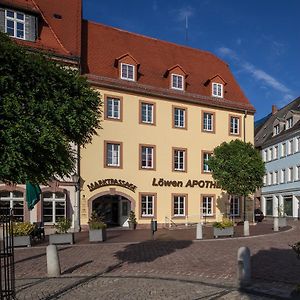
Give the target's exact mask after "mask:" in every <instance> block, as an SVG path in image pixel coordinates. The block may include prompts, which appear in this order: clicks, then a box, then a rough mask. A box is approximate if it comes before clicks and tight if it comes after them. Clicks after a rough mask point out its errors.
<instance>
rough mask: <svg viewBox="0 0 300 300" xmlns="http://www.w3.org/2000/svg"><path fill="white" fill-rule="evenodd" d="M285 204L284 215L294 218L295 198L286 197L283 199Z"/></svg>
mask: <svg viewBox="0 0 300 300" xmlns="http://www.w3.org/2000/svg"><path fill="white" fill-rule="evenodd" d="M283 203H284V214H285V215H286V216H290V217H292V216H293V196H292V195H290V196H284V197H283Z"/></svg>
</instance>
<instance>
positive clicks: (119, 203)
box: [92, 195, 131, 227]
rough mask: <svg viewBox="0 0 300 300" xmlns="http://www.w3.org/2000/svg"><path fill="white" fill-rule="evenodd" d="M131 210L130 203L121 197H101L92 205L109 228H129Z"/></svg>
mask: <svg viewBox="0 0 300 300" xmlns="http://www.w3.org/2000/svg"><path fill="white" fill-rule="evenodd" d="M130 209H131V206H130V201H129V200H128V199H127V198H125V197H123V196H119V195H104V196H100V197H98V198H96V199H95V200H94V201H93V203H92V211H95V212H96V213H97V215H98V216H100V217H102V218H103V220H104V222H105V223H106V224H107V226H109V227H115V226H122V227H128V217H129V213H130Z"/></svg>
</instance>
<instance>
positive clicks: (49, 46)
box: [1, 0, 82, 57]
mask: <svg viewBox="0 0 300 300" xmlns="http://www.w3.org/2000/svg"><path fill="white" fill-rule="evenodd" d="M1 2H3V4H4V5H6V6H9V7H12V8H18V9H20V10H29V11H32V12H34V13H36V14H38V15H39V22H40V24H39V25H41V26H39V38H38V39H37V40H36V42H28V41H23V40H17V39H16V41H17V42H18V43H20V44H23V45H25V46H30V47H33V48H37V49H41V50H46V51H50V52H53V53H54V54H58V55H63V56H69V57H70V56H71V57H73V56H75V57H79V56H80V50H81V18H82V16H81V14H82V11H81V0H63V1H62V0H2V1H1ZM54 14H57V15H60V16H61V17H62V18H61V19H57V18H55V17H54Z"/></svg>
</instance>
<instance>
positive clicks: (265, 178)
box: [263, 174, 267, 186]
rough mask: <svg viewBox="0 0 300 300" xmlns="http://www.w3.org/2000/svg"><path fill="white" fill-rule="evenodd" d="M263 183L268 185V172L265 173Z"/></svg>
mask: <svg viewBox="0 0 300 300" xmlns="http://www.w3.org/2000/svg"><path fill="white" fill-rule="evenodd" d="M263 183H264V186H266V185H267V175H266V174H265V175H264V178H263Z"/></svg>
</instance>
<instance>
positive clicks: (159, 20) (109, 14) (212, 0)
mask: <svg viewBox="0 0 300 300" xmlns="http://www.w3.org/2000/svg"><path fill="white" fill-rule="evenodd" d="M83 17H84V18H85V19H88V20H92V21H95V22H99V23H102V24H106V25H109V26H113V27H117V28H121V29H124V30H128V31H131V32H135V33H139V34H143V35H146V36H149V37H153V38H157V39H161V40H165V41H169V42H173V43H177V44H181V45H187V46H189V47H193V48H198V49H201V50H206V51H210V52H212V53H214V54H215V55H217V56H218V57H220V58H221V59H222V60H224V61H225V62H227V63H228V64H229V66H230V69H231V71H232V72H233V74H234V76H235V78H236V79H237V81H238V82H239V84H240V86H241V88H242V90H243V91H244V93H245V95H246V96H247V98H248V99H249V100H250V102H251V103H252V104H253V105H254V107H255V108H256V111H257V112H256V115H255V119H256V120H258V119H260V118H262V117H264V116H265V115H267V114H269V113H270V112H271V107H272V104H275V105H277V107H279V108H280V107H283V106H284V105H286V104H288V103H289V102H290V101H292V100H293V99H295V98H297V97H298V96H300V79H299V72H300V22H299V20H300V1H299V0H285V1H284V0H189V1H187V0H186V1H184V0H181V1H180V0H127V1H119V0H110V1H105V0H104V1H103V0H102V1H99V0H83ZM186 17H187V20H188V30H187V32H188V34H187V37H188V38H187V39H186Z"/></svg>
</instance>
